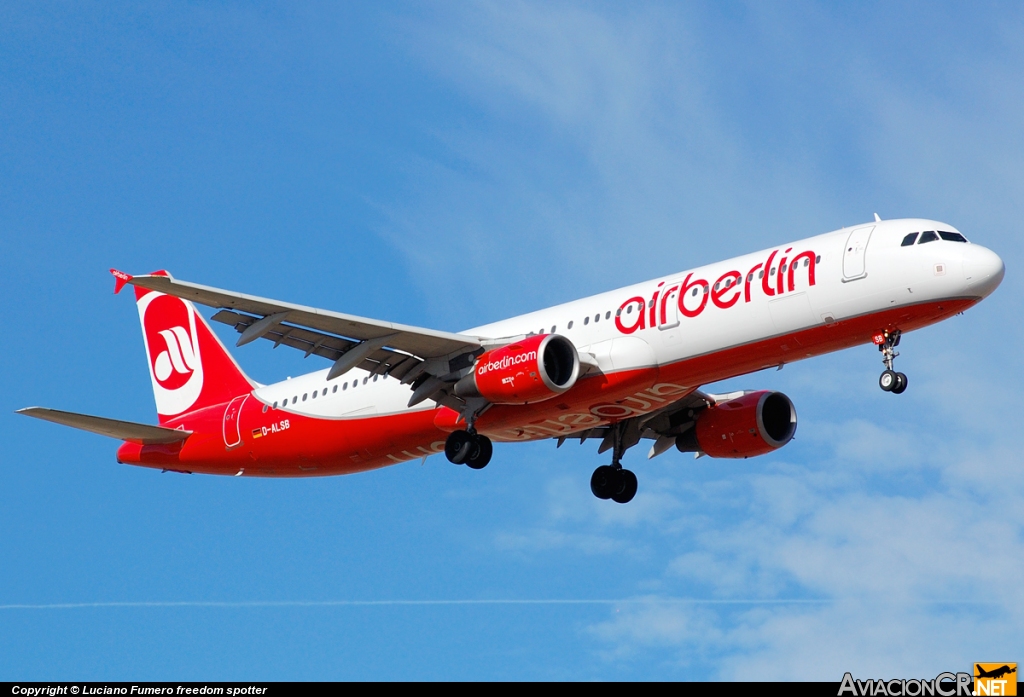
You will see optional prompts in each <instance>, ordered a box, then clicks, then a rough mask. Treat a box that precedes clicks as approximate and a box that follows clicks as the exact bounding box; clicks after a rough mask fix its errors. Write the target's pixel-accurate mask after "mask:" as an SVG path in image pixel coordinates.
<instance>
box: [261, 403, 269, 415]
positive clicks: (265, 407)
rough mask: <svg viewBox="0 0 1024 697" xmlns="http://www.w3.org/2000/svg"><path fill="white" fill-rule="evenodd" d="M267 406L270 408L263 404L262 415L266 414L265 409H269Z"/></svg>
mask: <svg viewBox="0 0 1024 697" xmlns="http://www.w3.org/2000/svg"><path fill="white" fill-rule="evenodd" d="M269 406H270V405H268V404H264V405H263V413H264V414H266V413H267V409H268V408H269Z"/></svg>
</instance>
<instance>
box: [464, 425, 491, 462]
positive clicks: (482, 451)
mask: <svg viewBox="0 0 1024 697" xmlns="http://www.w3.org/2000/svg"><path fill="white" fill-rule="evenodd" d="M493 452H494V446H493V445H491V439H490V438H488V437H487V436H481V435H480V434H478V433H474V434H473V444H472V446H471V447H470V449H469V454H468V455H467V456H466V459H465V460H464V462H465V463H466V467H469V468H470V469H475V470H482V469H483V468H484V467H486V466H487V463H488V462H490V461H491V454H492V453H493Z"/></svg>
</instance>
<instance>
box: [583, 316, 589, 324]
mask: <svg viewBox="0 0 1024 697" xmlns="http://www.w3.org/2000/svg"><path fill="white" fill-rule="evenodd" d="M583 324H590V316H589V315H588V316H586V317H584V318H583Z"/></svg>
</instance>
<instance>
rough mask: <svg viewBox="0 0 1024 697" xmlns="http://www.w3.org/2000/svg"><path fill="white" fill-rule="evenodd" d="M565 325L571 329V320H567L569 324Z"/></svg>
mask: <svg viewBox="0 0 1024 697" xmlns="http://www.w3.org/2000/svg"><path fill="white" fill-rule="evenodd" d="M566 326H568V327H569V329H572V320H569V324H568V325H566Z"/></svg>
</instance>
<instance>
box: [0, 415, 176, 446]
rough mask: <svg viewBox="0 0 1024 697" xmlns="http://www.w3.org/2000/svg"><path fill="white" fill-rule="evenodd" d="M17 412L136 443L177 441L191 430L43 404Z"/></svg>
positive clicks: (147, 443)
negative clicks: (134, 421) (48, 406)
mask: <svg viewBox="0 0 1024 697" xmlns="http://www.w3.org/2000/svg"><path fill="white" fill-rule="evenodd" d="M18 413H19V414H24V415H25V416H32V417H35V418H37V419H42V420H43V421H52V422H53V423H55V424H63V425H64V426H71V427H72V428H79V429H81V430H83V431H90V432H92V433H98V434H100V435H101V436H110V437H111V438H119V439H121V440H125V441H129V442H131V443H138V444H140V445H156V444H161V443H162V444H167V443H178V442H180V441H183V440H185V439H186V438H188V437H189V436H191V435H192V431H178V430H175V429H173V428H163V427H162V426H150V425H148V424H137V423H133V422H131V421H118V420H117V419H105V418H103V417H102V416H89V415H88V414H76V413H74V412H71V411H59V410H57V409H46V408H45V407H26V408H24V409H19V410H18Z"/></svg>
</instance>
